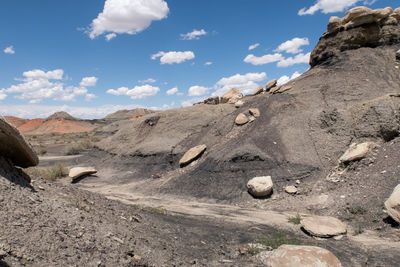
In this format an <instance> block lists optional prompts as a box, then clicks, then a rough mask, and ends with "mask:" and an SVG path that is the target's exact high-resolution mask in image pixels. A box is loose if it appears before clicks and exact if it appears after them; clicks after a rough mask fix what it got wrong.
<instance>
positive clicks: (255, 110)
mask: <svg viewBox="0 0 400 267" xmlns="http://www.w3.org/2000/svg"><path fill="white" fill-rule="evenodd" d="M249 112H250V114H251V115H253V116H254V117H256V118H258V117H260V114H261V113H260V110H259V109H258V108H250V109H249Z"/></svg>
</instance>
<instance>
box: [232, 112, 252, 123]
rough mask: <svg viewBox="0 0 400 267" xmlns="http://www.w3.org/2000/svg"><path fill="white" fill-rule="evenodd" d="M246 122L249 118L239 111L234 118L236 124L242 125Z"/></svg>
mask: <svg viewBox="0 0 400 267" xmlns="http://www.w3.org/2000/svg"><path fill="white" fill-rule="evenodd" d="M248 122H249V118H248V117H247V116H246V115H245V114H243V113H239V115H237V117H236V119H235V123H236V125H243V124H246V123H248Z"/></svg>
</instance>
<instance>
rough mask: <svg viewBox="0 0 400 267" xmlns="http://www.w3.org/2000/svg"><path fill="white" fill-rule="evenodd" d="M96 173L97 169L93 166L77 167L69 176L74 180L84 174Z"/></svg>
mask: <svg viewBox="0 0 400 267" xmlns="http://www.w3.org/2000/svg"><path fill="white" fill-rule="evenodd" d="M95 173H97V171H96V169H95V168H93V167H75V168H72V169H71V170H70V171H69V177H71V178H72V181H74V180H76V179H78V178H79V177H82V176H84V175H91V174H95Z"/></svg>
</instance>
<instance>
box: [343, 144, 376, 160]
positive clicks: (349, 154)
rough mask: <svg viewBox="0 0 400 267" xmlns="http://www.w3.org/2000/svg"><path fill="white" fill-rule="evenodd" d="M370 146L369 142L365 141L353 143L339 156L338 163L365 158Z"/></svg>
mask: <svg viewBox="0 0 400 267" xmlns="http://www.w3.org/2000/svg"><path fill="white" fill-rule="evenodd" d="M370 148H371V143H370V142H365V143H361V144H358V145H357V144H355V143H353V144H352V145H351V146H350V147H349V149H347V150H346V152H345V153H344V154H343V156H341V157H340V159H339V162H340V163H348V162H351V161H355V160H360V159H363V158H365V156H366V155H367V154H368V152H369V150H370Z"/></svg>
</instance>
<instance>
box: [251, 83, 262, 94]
mask: <svg viewBox="0 0 400 267" xmlns="http://www.w3.org/2000/svg"><path fill="white" fill-rule="evenodd" d="M263 91H264V88H263V86H262V85H260V86H259V87H258V88H257V89H255V90H254V92H253V95H258V94H261V93H262V92H263Z"/></svg>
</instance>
